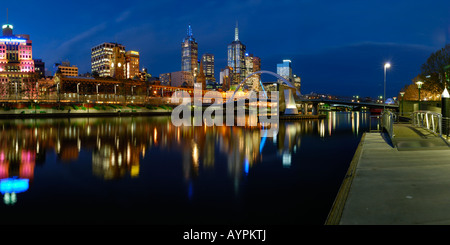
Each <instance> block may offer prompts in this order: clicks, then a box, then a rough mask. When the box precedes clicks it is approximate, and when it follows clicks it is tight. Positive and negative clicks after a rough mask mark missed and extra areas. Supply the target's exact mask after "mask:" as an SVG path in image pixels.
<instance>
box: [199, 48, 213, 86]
mask: <svg viewBox="0 0 450 245" xmlns="http://www.w3.org/2000/svg"><path fill="white" fill-rule="evenodd" d="M202 63H203V74H205V78H206V82H215V81H216V79H215V77H214V55H213V54H203V55H202Z"/></svg>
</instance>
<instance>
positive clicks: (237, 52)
mask: <svg viewBox="0 0 450 245" xmlns="http://www.w3.org/2000/svg"><path fill="white" fill-rule="evenodd" d="M245 48H246V47H245V45H244V44H243V43H241V41H239V28H238V24H237V22H236V28H235V30H234V41H233V42H231V43H230V44H228V66H229V67H231V69H232V73H233V82H232V83H234V84H236V83H239V82H241V81H242V79H244V78H245Z"/></svg>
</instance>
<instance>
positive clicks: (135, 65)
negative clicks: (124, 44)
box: [125, 50, 140, 79]
mask: <svg viewBox="0 0 450 245" xmlns="http://www.w3.org/2000/svg"><path fill="white" fill-rule="evenodd" d="M125 69H126V78H127V79H133V78H134V77H135V76H137V77H138V76H139V74H140V70H139V52H138V51H133V50H130V51H127V52H126V53H125Z"/></svg>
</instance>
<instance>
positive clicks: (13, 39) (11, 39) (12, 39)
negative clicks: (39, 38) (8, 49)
mask: <svg viewBox="0 0 450 245" xmlns="http://www.w3.org/2000/svg"><path fill="white" fill-rule="evenodd" d="M26 41H27V40H25V39H18V38H0V42H19V43H25V42H26Z"/></svg>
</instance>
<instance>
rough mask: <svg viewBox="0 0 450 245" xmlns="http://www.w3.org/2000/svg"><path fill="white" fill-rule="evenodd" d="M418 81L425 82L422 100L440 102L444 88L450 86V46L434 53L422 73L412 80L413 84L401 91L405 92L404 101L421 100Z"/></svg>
mask: <svg viewBox="0 0 450 245" xmlns="http://www.w3.org/2000/svg"><path fill="white" fill-rule="evenodd" d="M417 81H422V82H423V85H422V88H421V90H420V98H421V100H422V99H424V98H426V99H427V100H440V95H441V94H442V92H443V91H444V88H445V87H447V88H448V86H449V85H450V44H446V45H445V47H443V48H441V49H440V50H438V51H436V52H434V53H432V54H431V55H430V56H429V57H428V59H427V60H426V62H425V63H424V64H422V66H421V67H420V73H419V74H418V75H417V76H416V77H414V78H413V79H412V83H411V84H409V85H405V87H403V89H402V90H401V91H403V92H405V94H404V98H403V99H404V100H419V89H418V87H417V85H416V82H417ZM399 98H401V95H400V94H399Z"/></svg>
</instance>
